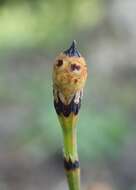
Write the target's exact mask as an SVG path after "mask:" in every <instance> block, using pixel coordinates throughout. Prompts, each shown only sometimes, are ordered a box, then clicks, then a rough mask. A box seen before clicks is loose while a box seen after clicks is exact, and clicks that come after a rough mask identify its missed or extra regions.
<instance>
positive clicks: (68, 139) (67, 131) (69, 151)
mask: <svg viewBox="0 0 136 190" xmlns="http://www.w3.org/2000/svg"><path fill="white" fill-rule="evenodd" d="M63 137H64V156H65V158H66V159H68V160H69V158H70V159H71V160H72V162H73V163H74V162H75V161H78V153H77V140H76V139H77V138H76V137H77V133H76V127H75V126H69V127H65V128H63ZM66 174H67V180H68V185H69V190H80V169H79V168H78V169H75V170H70V171H66Z"/></svg>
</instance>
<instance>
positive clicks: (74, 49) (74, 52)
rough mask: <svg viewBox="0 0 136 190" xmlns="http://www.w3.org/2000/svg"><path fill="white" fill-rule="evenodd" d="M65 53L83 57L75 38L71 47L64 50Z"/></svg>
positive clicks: (70, 55)
mask: <svg viewBox="0 0 136 190" xmlns="http://www.w3.org/2000/svg"><path fill="white" fill-rule="evenodd" d="M64 54H66V55H67V56H69V57H73V56H75V57H81V54H80V52H79V51H78V50H77V47H76V41H75V40H74V41H73V42H72V44H71V46H70V48H69V49H67V50H65V51H64Z"/></svg>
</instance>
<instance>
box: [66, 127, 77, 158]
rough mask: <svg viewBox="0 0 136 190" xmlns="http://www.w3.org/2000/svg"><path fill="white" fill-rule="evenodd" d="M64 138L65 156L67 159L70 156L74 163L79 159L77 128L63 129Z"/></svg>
mask: <svg viewBox="0 0 136 190" xmlns="http://www.w3.org/2000/svg"><path fill="white" fill-rule="evenodd" d="M63 138H64V154H65V156H66V157H68V156H70V157H71V158H72V161H74V160H77V159H78V154H77V140H76V139H77V134H76V127H75V126H73V127H66V128H63Z"/></svg>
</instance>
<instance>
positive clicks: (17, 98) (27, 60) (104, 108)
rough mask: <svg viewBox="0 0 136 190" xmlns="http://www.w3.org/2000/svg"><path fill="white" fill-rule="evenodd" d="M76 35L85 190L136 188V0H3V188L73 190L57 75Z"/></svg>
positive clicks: (0, 133)
mask: <svg viewBox="0 0 136 190" xmlns="http://www.w3.org/2000/svg"><path fill="white" fill-rule="evenodd" d="M73 39H75V40H76V41H77V45H78V48H79V50H80V52H81V54H82V55H83V56H85V58H86V61H87V64H88V68H89V77H88V81H87V85H86V87H85V90H84V98H83V101H82V109H81V111H80V120H79V122H78V149H79V155H80V162H81V174H82V175H81V177H82V190H136V138H135V136H136V62H135V61H136V1H135V0H69V1H68V0H56V1H55V0H54V1H53V0H12V1H11V0H0V190H64V189H65V190H67V183H66V178H65V174H64V171H63V160H62V143H63V142H62V134H61V128H60V126H59V123H58V120H57V116H56V113H55V111H54V108H53V98H52V79H51V75H52V65H53V62H54V59H55V57H56V56H57V54H58V53H59V52H61V51H63V50H65V49H67V48H68V47H69V46H70V44H71V42H72V40H73Z"/></svg>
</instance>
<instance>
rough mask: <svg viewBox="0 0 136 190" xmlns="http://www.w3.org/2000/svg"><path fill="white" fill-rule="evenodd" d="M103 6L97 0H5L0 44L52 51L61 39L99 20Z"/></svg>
mask: <svg viewBox="0 0 136 190" xmlns="http://www.w3.org/2000/svg"><path fill="white" fill-rule="evenodd" d="M102 5H103V4H102V1H101V2H99V1H98V0H92V1H91V2H90V1H83V0H80V3H79V1H77V0H72V1H71V0H69V1H67V0H64V1H63V0H56V1H49V0H46V1H44V0H41V1H12V2H11V1H6V3H5V4H2V6H1V7H0V28H1V30H0V39H1V43H0V47H9V46H12V47H19V46H20V45H21V46H24V47H33V46H35V47H37V46H44V47H46V48H48V49H49V50H50V48H52V49H54V48H56V46H57V44H58V43H60V42H63V41H64V42H63V43H65V44H67V43H68V41H69V40H70V39H73V37H75V38H76V36H77V35H78V33H79V31H80V32H81V31H83V32H84V30H85V29H86V28H87V27H88V26H90V25H92V26H93V25H95V24H96V23H97V22H99V20H100V19H101V18H102V17H103V6H102ZM81 15H82V17H81ZM75 34H76V35H75Z"/></svg>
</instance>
